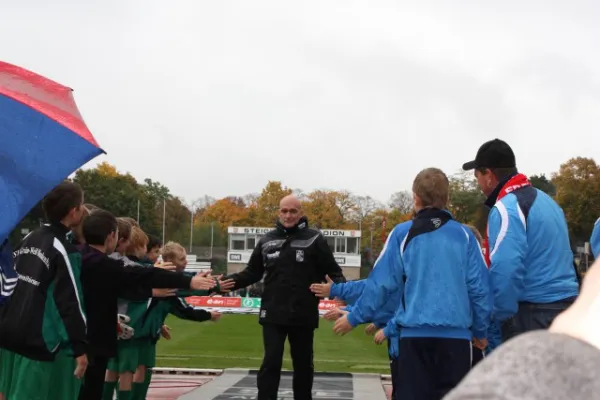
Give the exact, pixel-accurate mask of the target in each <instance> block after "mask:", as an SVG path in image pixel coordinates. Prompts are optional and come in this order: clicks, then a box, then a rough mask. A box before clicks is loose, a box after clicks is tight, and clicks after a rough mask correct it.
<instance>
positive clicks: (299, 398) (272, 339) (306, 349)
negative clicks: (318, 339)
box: [256, 323, 315, 400]
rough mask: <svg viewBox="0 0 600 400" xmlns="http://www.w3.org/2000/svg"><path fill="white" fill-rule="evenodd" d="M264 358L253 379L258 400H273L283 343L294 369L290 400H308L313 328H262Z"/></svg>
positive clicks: (266, 324) (309, 397)
mask: <svg viewBox="0 0 600 400" xmlns="http://www.w3.org/2000/svg"><path fill="white" fill-rule="evenodd" d="M262 327H263V345H264V351H265V354H264V358H263V362H262V365H261V366H260V370H259V371H258V376H257V382H256V383H257V387H258V400H277V398H278V397H277V391H278V390H279V379H280V377H281V364H282V362H283V349H284V345H285V339H286V337H287V338H288V340H289V342H290V353H291V356H292V366H293V368H294V376H293V384H292V387H293V389H294V400H312V386H313V374H314V365H313V338H314V332H315V330H314V328H313V327H302V326H287V325H275V324H268V323H264V324H263V326H262Z"/></svg>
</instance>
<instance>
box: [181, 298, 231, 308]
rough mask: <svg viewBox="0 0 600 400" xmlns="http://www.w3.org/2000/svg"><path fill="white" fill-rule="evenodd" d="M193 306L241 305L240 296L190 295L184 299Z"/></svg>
mask: <svg viewBox="0 0 600 400" xmlns="http://www.w3.org/2000/svg"><path fill="white" fill-rule="evenodd" d="M185 300H186V301H187V302H188V303H189V304H190V305H191V306H194V307H241V306H242V298H241V297H216V296H213V297H211V296H191V297H186V299H185Z"/></svg>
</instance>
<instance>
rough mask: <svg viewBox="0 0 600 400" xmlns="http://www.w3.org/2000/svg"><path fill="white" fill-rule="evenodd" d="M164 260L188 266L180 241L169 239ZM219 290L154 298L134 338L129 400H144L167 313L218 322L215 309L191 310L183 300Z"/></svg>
mask: <svg viewBox="0 0 600 400" xmlns="http://www.w3.org/2000/svg"><path fill="white" fill-rule="evenodd" d="M161 253H162V254H161V255H162V259H163V261H164V262H165V263H172V264H173V265H174V266H175V268H176V269H175V270H176V271H177V272H183V271H184V270H185V267H186V265H187V253H186V251H185V248H184V247H183V246H182V245H180V244H179V243H175V242H168V243H166V244H165V245H164V247H163V248H162V251H161ZM213 291H214V292H218V291H219V286H218V284H217V285H216V287H215V289H214V290H210V291H209V290H179V291H177V297H167V298H162V299H161V298H153V299H152V302H151V303H150V306H149V307H148V310H147V312H146V314H145V315H144V317H143V321H144V323H143V324H142V326H141V327H139V329H138V330H137V331H136V333H135V335H134V338H133V340H135V341H138V342H139V343H140V344H139V345H138V348H139V349H140V353H139V358H138V368H137V371H136V373H135V375H134V377H133V392H132V393H133V395H132V400H143V399H145V398H146V393H147V392H148V387H149V386H150V381H151V379H152V368H153V367H154V366H155V364H156V343H157V342H158V340H159V339H160V336H161V335H162V336H163V337H164V338H165V339H167V340H169V339H170V338H171V336H170V333H169V328H168V327H167V326H166V325H164V322H165V319H166V317H167V316H168V315H169V314H173V315H175V316H176V317H178V318H181V319H185V320H189V321H197V322H203V321H208V320H210V321H217V320H218V319H219V318H220V317H221V314H220V313H219V312H217V311H211V312H208V311H206V310H199V309H194V307H192V306H190V305H189V304H188V303H187V302H186V301H185V297H187V296H208V295H209V294H211V293H212V292H213Z"/></svg>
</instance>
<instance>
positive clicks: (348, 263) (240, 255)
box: [227, 226, 361, 280]
mask: <svg viewBox="0 0 600 400" xmlns="http://www.w3.org/2000/svg"><path fill="white" fill-rule="evenodd" d="M271 230H273V228H264V227H238V226H230V227H229V228H227V233H228V235H229V243H228V249H227V273H228V274H230V273H235V272H238V271H241V270H242V269H244V268H245V267H246V264H247V263H248V260H249V259H250V255H251V254H252V250H254V247H255V246H256V243H258V241H259V240H260V238H261V237H263V236H264V235H265V234H266V233H267V232H269V231H271ZM321 233H322V234H323V236H324V237H325V240H327V244H328V245H329V248H330V249H331V251H332V252H333V255H334V257H335V260H336V262H337V263H338V264H339V266H340V267H342V270H343V271H344V276H346V279H349V280H351V279H359V278H360V266H361V256H360V239H361V231H354V230H339V229H322V230H321Z"/></svg>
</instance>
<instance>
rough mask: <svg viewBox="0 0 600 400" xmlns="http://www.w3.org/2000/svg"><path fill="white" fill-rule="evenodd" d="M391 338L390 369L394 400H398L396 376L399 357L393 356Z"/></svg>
mask: <svg viewBox="0 0 600 400" xmlns="http://www.w3.org/2000/svg"><path fill="white" fill-rule="evenodd" d="M390 340H391V339H388V341H387V343H388V356H389V358H390V370H391V371H392V375H391V376H392V400H396V399H397V397H396V383H395V380H396V377H397V375H398V358H394V357H392V356H391V355H389V354H390Z"/></svg>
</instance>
